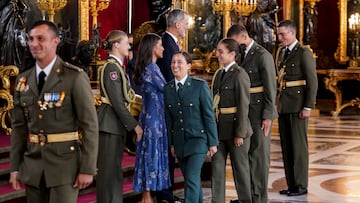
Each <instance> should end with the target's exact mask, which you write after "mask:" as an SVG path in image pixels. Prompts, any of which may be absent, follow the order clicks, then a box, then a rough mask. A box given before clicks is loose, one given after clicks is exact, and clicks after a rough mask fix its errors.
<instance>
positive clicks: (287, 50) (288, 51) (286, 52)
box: [284, 48, 291, 60]
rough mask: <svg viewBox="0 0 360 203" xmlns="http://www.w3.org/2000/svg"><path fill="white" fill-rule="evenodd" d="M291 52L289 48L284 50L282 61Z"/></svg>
mask: <svg viewBox="0 0 360 203" xmlns="http://www.w3.org/2000/svg"><path fill="white" fill-rule="evenodd" d="M290 53H291V51H290V49H289V48H286V49H285V54H284V60H285V59H286V58H287V57H288V56H289V55H290Z"/></svg>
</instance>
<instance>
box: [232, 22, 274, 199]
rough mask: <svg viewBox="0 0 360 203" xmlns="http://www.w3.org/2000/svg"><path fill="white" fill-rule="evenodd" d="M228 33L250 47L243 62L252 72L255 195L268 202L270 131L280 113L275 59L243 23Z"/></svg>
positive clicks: (254, 196) (250, 158)
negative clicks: (276, 99) (276, 106)
mask: <svg viewBox="0 0 360 203" xmlns="http://www.w3.org/2000/svg"><path fill="white" fill-rule="evenodd" d="M227 36H228V37H231V38H233V39H235V40H236V42H237V43H238V44H239V45H240V46H243V47H245V48H246V49H245V50H244V58H243V60H242V61H241V62H240V63H239V65H241V67H243V68H244V69H245V71H246V72H247V74H248V75H249V78H250V83H251V88H250V107H249V118H250V122H251V127H252V129H253V131H254V133H253V134H252V136H251V142H250V150H249V163H250V173H251V196H252V202H253V203H267V202H268V195H267V185H268V176H269V168H270V131H271V123H272V120H273V119H274V118H275V117H276V116H277V112H276V108H275V97H276V74H275V65H274V59H273V57H272V55H271V54H270V53H269V52H268V51H267V50H266V49H265V48H264V47H262V46H260V45H259V44H258V43H256V42H255V41H254V40H253V39H252V38H250V37H249V34H248V32H247V30H246V28H245V27H244V26H242V25H238V24H236V25H233V26H231V27H230V28H229V30H228V32H227Z"/></svg>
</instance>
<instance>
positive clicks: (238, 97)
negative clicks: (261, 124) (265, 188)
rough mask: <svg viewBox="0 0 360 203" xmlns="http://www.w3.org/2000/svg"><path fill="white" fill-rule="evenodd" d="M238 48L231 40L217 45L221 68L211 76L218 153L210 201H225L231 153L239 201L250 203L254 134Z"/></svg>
mask: <svg viewBox="0 0 360 203" xmlns="http://www.w3.org/2000/svg"><path fill="white" fill-rule="evenodd" d="M238 53H239V45H238V44H237V42H236V41H235V40H233V39H230V38H225V39H222V40H221V41H220V42H219V43H218V46H217V57H218V60H219V63H220V64H223V65H224V68H221V69H220V70H219V71H217V73H215V75H214V79H213V85H212V91H213V92H212V93H213V104H214V108H215V114H216V118H217V128H218V135H219V141H220V143H219V147H218V152H217V153H216V154H215V155H214V156H213V158H212V163H211V165H212V202H213V203H223V202H224V201H225V175H226V171H225V167H226V159H227V156H228V154H230V160H231V166H232V170H233V175H234V181H235V186H236V191H237V195H238V199H239V202H244V203H250V202H251V183H250V168H249V156H248V152H249V148H250V136H251V134H252V133H253V131H252V128H251V124H250V120H249V117H248V114H249V103H250V79H249V76H248V74H247V73H246V72H245V70H244V69H243V68H241V67H239V66H238V65H237V63H236V61H235V60H236V58H237V56H238Z"/></svg>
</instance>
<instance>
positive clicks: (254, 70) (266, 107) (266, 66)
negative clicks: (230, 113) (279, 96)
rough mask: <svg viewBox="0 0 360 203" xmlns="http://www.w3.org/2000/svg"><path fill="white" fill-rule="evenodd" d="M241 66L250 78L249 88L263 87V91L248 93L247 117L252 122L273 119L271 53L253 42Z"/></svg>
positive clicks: (275, 88) (272, 63)
mask: <svg viewBox="0 0 360 203" xmlns="http://www.w3.org/2000/svg"><path fill="white" fill-rule="evenodd" d="M241 67H243V68H244V69H245V71H246V72H247V74H248V75H249V78H250V83H251V88H254V87H263V88H264V91H263V92H259V93H251V94H250V107H249V108H250V109H249V112H250V113H249V118H250V120H251V122H252V124H254V122H256V123H261V122H262V120H265V119H269V120H273V119H274V118H276V117H277V112H276V107H275V98H276V91H277V86H276V69H275V64H274V59H273V57H272V55H271V54H270V53H269V52H268V51H267V50H266V49H265V48H264V47H262V46H260V45H259V44H258V43H256V42H254V44H253V45H252V47H251V48H250V50H249V51H248V53H247V55H246V57H245V59H244V61H243V62H242V63H241Z"/></svg>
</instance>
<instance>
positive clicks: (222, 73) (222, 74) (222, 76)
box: [220, 69, 226, 81]
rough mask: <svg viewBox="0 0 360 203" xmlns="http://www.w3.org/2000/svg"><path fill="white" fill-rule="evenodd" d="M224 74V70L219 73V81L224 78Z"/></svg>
mask: <svg viewBox="0 0 360 203" xmlns="http://www.w3.org/2000/svg"><path fill="white" fill-rule="evenodd" d="M225 73H226V71H225V69H223V70H222V71H221V78H220V80H221V81H222V79H223V78H224V75H225Z"/></svg>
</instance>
